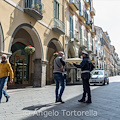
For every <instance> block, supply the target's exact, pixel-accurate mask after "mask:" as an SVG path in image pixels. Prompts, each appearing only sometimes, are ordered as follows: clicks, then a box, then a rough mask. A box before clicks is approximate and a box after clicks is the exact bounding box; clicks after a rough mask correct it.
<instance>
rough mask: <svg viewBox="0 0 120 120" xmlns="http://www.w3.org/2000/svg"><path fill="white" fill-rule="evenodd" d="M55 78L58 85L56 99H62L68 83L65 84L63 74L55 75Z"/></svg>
mask: <svg viewBox="0 0 120 120" xmlns="http://www.w3.org/2000/svg"><path fill="white" fill-rule="evenodd" d="M53 76H54V80H55V84H56V89H55V95H56V99H58V98H61V97H62V94H63V92H64V89H65V85H66V82H65V79H64V76H63V75H62V74H61V73H54V74H53ZM60 86H61V89H60V93H59V94H58V91H59V87H60Z"/></svg>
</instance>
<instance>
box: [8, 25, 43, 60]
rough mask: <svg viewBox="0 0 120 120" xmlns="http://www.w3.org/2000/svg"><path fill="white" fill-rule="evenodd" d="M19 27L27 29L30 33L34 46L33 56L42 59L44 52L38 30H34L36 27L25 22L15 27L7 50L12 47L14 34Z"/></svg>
mask: <svg viewBox="0 0 120 120" xmlns="http://www.w3.org/2000/svg"><path fill="white" fill-rule="evenodd" d="M20 29H24V30H25V31H27V32H28V33H29V34H30V36H31V39H32V40H33V45H34V47H35V48H36V52H35V57H36V58H41V59H42V60H43V59H44V54H43V47H42V43H41V39H40V36H39V34H38V32H37V31H36V29H35V28H34V27H33V26H31V25H29V24H27V23H24V24H21V25H19V26H18V27H17V28H16V29H15V31H14V33H13V35H12V38H11V40H10V45H9V52H11V47H12V44H13V40H14V38H15V35H16V33H17V32H18V31H19V30H20Z"/></svg>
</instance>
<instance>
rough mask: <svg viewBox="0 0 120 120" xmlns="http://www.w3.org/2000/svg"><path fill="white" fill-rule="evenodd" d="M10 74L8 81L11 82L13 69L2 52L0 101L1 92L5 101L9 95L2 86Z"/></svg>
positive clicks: (0, 97)
mask: <svg viewBox="0 0 120 120" xmlns="http://www.w3.org/2000/svg"><path fill="white" fill-rule="evenodd" d="M9 74H10V82H11V83H12V82H13V70H12V67H11V65H10V63H9V62H8V61H7V55H5V54H3V55H2V56H1V63H0V103H1V99H2V94H4V95H5V97H6V102H8V99H9V98H10V96H9V95H8V94H7V92H6V91H5V90H4V86H5V84H6V82H7V81H8V76H9Z"/></svg>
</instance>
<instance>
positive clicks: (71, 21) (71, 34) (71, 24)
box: [70, 16, 73, 38]
mask: <svg viewBox="0 0 120 120" xmlns="http://www.w3.org/2000/svg"><path fill="white" fill-rule="evenodd" d="M70 38H73V18H72V16H70Z"/></svg>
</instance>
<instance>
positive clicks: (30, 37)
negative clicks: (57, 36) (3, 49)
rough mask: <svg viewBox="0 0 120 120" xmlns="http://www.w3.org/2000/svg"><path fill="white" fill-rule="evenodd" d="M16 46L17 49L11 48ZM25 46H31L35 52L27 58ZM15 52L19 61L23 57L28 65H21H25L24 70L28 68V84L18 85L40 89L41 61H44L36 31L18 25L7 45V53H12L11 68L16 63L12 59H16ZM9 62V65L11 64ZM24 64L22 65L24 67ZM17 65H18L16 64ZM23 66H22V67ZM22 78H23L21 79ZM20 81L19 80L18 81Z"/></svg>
mask: <svg viewBox="0 0 120 120" xmlns="http://www.w3.org/2000/svg"><path fill="white" fill-rule="evenodd" d="M15 44H16V46H18V47H16V46H15V47H14V49H13V46H14V45H15ZM22 44H23V45H24V47H23V46H22ZM27 45H31V46H33V47H35V52H34V53H33V54H32V55H29V56H28V57H27V56H26V53H25V51H24V48H25V46H27ZM19 46H21V48H19ZM19 50H21V52H19ZM16 51H18V52H17V55H18V56H19V58H20V59H21V58H22V57H24V60H26V58H28V60H27V61H28V64H27V63H25V62H22V64H24V63H25V64H26V66H27V67H26V68H28V72H27V74H28V77H27V78H28V80H29V81H28V82H26V81H25V82H20V84H24V83H25V84H28V85H33V86H34V87H40V86H42V84H43V81H42V60H43V59H44V55H43V47H42V43H41V40H40V37H39V34H38V32H37V31H36V29H35V28H34V27H33V26H31V25H29V24H26V23H24V24H21V25H19V26H18V27H17V28H16V29H15V31H14V33H13V35H12V38H11V40H10V45H9V52H12V53H13V54H12V56H11V61H12V62H13V67H14V68H16V67H15V64H16V61H15V59H14V58H16V55H14V53H15V52H16ZM12 62H11V63H12ZM25 64H24V65H25ZM18 65H19V63H18ZM24 65H23V66H24ZM18 71H19V70H18ZM22 71H23V73H24V68H23V69H22ZM14 74H17V69H14ZM23 78H24V77H23ZM16 80H17V77H16V78H15V80H14V83H15V82H16ZM19 81H21V78H20V80H19ZM22 81H24V79H22Z"/></svg>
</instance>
